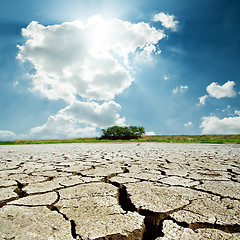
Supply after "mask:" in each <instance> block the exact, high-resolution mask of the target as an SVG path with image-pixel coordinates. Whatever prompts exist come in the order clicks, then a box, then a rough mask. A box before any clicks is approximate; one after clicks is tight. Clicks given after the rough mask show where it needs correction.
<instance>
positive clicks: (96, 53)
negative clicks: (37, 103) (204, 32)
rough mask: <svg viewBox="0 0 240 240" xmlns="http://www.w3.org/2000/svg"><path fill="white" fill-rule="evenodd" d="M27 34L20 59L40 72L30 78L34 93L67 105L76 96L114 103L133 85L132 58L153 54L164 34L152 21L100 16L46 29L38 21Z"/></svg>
mask: <svg viewBox="0 0 240 240" xmlns="http://www.w3.org/2000/svg"><path fill="white" fill-rule="evenodd" d="M22 35H23V36H24V37H25V38H27V41H26V43H25V44H24V45H22V46H18V48H19V54H18V56H17V58H18V59H20V60H21V61H26V60H28V61H29V62H31V63H32V65H33V66H34V68H35V70H36V73H35V74H33V75H31V78H32V79H33V88H32V89H33V90H38V91H40V92H41V93H42V94H43V95H45V96H46V97H48V98H49V99H59V98H62V99H64V100H66V101H68V102H71V101H72V100H73V99H75V96H76V95H80V96H82V97H85V98H88V99H94V100H109V99H114V97H115V96H116V95H118V94H120V93H122V92H123V91H124V90H125V89H126V88H128V87H129V86H130V85H131V82H132V81H133V79H132V77H131V76H130V73H129V71H128V57H129V55H130V54H132V53H134V52H135V51H137V50H138V51H139V49H140V50H141V51H145V52H147V53H148V54H150V53H152V52H154V51H156V47H155V46H154V44H156V43H158V41H159V40H161V39H162V38H163V37H164V36H165V35H164V33H163V31H162V30H157V29H156V28H154V27H151V26H150V25H149V24H148V23H144V22H140V23H136V24H133V23H131V22H128V21H122V20H119V19H112V20H104V19H103V18H102V17H101V16H95V17H92V18H90V19H89V20H88V22H87V23H83V22H81V21H74V22H65V23H63V24H60V25H51V26H47V27H45V26H43V25H41V24H39V23H38V22H35V21H34V22H31V23H30V24H29V25H28V26H27V28H25V29H23V30H22ZM121 59H122V60H121ZM122 62H124V64H122Z"/></svg>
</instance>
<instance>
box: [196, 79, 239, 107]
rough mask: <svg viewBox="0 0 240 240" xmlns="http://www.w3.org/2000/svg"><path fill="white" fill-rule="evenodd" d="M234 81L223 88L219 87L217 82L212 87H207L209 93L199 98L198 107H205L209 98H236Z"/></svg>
mask: <svg viewBox="0 0 240 240" xmlns="http://www.w3.org/2000/svg"><path fill="white" fill-rule="evenodd" d="M235 85H236V84H235V82H234V81H228V82H226V83H225V84H223V85H222V86H221V85H219V84H218V83H216V82H212V83H211V84H210V85H208V86H207V87H206V90H207V92H208V94H207V95H205V96H202V97H199V98H198V99H199V104H198V105H205V103H206V99H207V98H208V97H214V98H217V99H220V98H224V97H229V98H231V97H235V96H236V94H237V93H236V91H235V90H234V89H233V88H234V86H235Z"/></svg>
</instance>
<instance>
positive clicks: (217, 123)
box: [200, 116, 240, 134]
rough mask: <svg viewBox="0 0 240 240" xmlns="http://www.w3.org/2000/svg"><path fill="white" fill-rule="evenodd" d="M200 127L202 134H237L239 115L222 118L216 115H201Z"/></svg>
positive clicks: (239, 129) (239, 122) (239, 124)
mask: <svg viewBox="0 0 240 240" xmlns="http://www.w3.org/2000/svg"><path fill="white" fill-rule="evenodd" d="M200 128H202V133H203V134H239V133H240V116H238V117H226V118H223V119H220V118H218V117H216V116H210V117H203V118H202V123H201V125H200Z"/></svg>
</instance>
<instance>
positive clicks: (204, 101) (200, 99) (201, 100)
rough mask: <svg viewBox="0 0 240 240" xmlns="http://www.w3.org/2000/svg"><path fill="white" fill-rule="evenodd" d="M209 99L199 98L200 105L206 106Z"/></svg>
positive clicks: (206, 96) (205, 97)
mask: <svg viewBox="0 0 240 240" xmlns="http://www.w3.org/2000/svg"><path fill="white" fill-rule="evenodd" d="M207 98H208V95H205V96H202V97H199V98H198V99H199V105H205V104H206V99H207Z"/></svg>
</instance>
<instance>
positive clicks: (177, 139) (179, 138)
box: [0, 135, 240, 145]
mask: <svg viewBox="0 0 240 240" xmlns="http://www.w3.org/2000/svg"><path fill="white" fill-rule="evenodd" d="M91 142H94V143H101V142H168V143H238V144H240V135H153V136H142V137H141V138H138V139H129V140H121V139H117V140H109V139H100V138H74V139H55V140H15V141H0V145H14V144H51V143H91Z"/></svg>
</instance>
